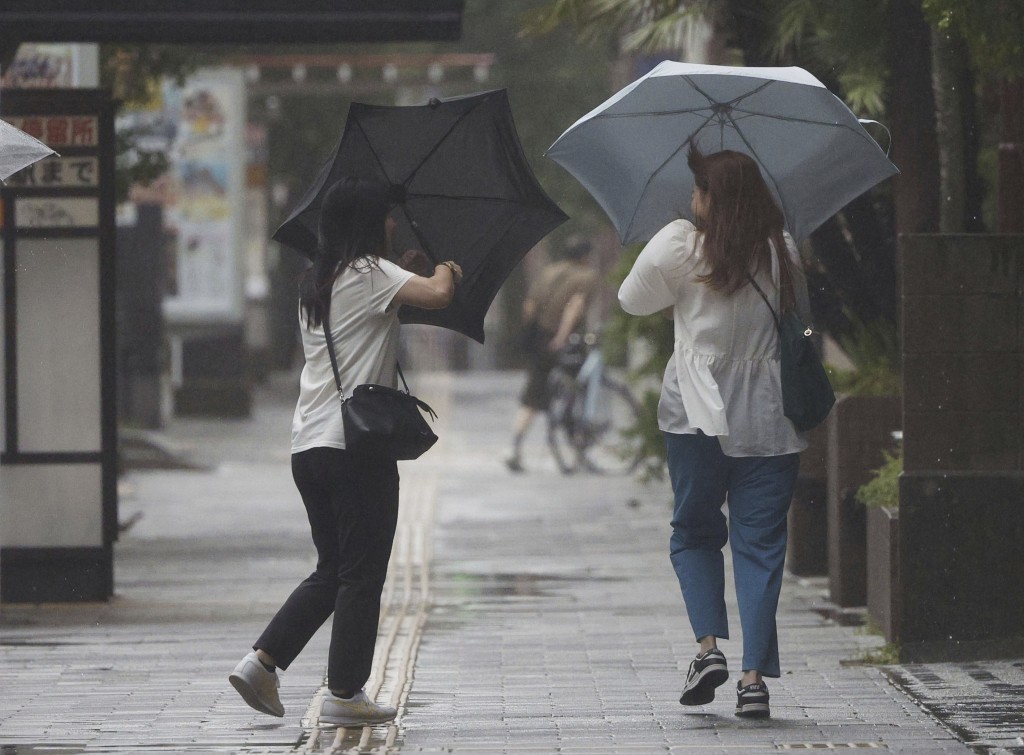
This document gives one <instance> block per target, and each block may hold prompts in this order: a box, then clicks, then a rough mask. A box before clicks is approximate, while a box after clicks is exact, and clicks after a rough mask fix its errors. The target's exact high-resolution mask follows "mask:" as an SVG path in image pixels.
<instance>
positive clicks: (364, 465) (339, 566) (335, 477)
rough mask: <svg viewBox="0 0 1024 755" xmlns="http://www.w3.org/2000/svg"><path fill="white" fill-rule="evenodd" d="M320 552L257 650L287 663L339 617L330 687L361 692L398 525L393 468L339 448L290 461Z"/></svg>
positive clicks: (313, 451)
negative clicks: (332, 616)
mask: <svg viewBox="0 0 1024 755" xmlns="http://www.w3.org/2000/svg"><path fill="white" fill-rule="evenodd" d="M292 476H293V477H294V478H295V485H296V486H297V487H298V489H299V493H300V494H301V495H302V503H303V504H304V505H305V507H306V513H307V515H308V516H309V526H310V528H311V529H312V531H313V543H314V545H316V552H317V564H316V571H315V572H313V573H312V574H310V575H309V577H307V578H306V579H305V580H304V581H303V582H302V583H301V584H300V585H299V586H298V587H296V588H295V591H294V592H292V594H291V595H290V596H289V597H288V600H286V601H285V603H284V605H283V606H281V609H280V610H279V611H278V612H277V615H275V616H274V618H273V619H272V620H271V622H270V624H269V625H268V626H267V628H266V629H265V630H264V632H263V634H262V635H261V636H260V638H259V640H257V642H256V644H255V645H254V646H253V647H254V648H258V649H261V650H263V651H265V652H267V653H269V654H270V655H271V656H273V658H274V660H275V661H276V662H277V664H278V665H279V666H280V667H281V668H283V669H286V668H288V666H289V664H290V663H291V662H292V661H293V660H295V657H296V656H297V655H298V654H299V652H300V651H301V650H302V648H304V647H305V646H306V643H307V642H309V640H310V638H311V637H312V636H313V635H314V634H315V633H316V631H317V630H318V629H319V628H320V626H321V625H322V624H323V623H324V622H325V621H326V620H327V617H329V616H330V615H331V613H332V612H333V613H334V623H333V626H332V629H331V650H330V657H329V659H328V664H327V683H328V686H329V687H330V688H331V689H332V690H338V691H350V692H351V691H355V690H358V689H361V688H362V687H363V685H364V684H366V680H367V679H368V678H369V676H370V667H371V665H372V663H373V646H374V643H375V642H376V639H377V623H378V621H379V619H380V596H381V592H382V590H383V589H384V579H385V577H386V576H387V571H388V559H389V558H390V556H391V544H392V542H393V541H394V537H395V526H396V525H397V522H398V467H397V465H396V464H395V462H394V461H389V460H386V459H378V458H372V459H371V458H366V457H363V456H354V455H353V454H351V453H350V452H348V451H343V450H341V449H337V448H313V449H310V450H308V451H303V452H301V453H297V454H294V455H292Z"/></svg>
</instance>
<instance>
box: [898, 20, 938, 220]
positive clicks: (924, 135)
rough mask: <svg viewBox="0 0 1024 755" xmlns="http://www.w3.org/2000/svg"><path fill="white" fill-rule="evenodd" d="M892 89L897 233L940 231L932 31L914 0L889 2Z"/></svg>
mask: <svg viewBox="0 0 1024 755" xmlns="http://www.w3.org/2000/svg"><path fill="white" fill-rule="evenodd" d="M889 30H890V33H891V35H892V36H891V38H890V40H889V87H888V93H887V100H888V101H887V103H886V112H888V114H889V120H890V128H891V130H892V152H891V157H892V161H893V162H894V163H895V164H896V167H898V168H899V169H900V175H898V176H896V177H895V178H894V179H893V199H894V204H895V208H896V232H897V233H930V232H934V231H935V230H937V229H938V227H939V154H938V152H939V150H938V142H937V139H936V136H935V98H934V97H933V96H932V81H931V51H930V44H929V42H930V36H931V31H930V27H929V25H928V23H927V22H926V21H925V20H924V17H923V16H922V15H921V11H920V8H919V7H917V6H916V5H915V4H914V3H913V2H911V0H891V2H890V3H889Z"/></svg>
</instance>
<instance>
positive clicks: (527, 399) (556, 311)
mask: <svg viewBox="0 0 1024 755" xmlns="http://www.w3.org/2000/svg"><path fill="white" fill-rule="evenodd" d="M590 251H591V247H590V242H589V241H587V240H586V239H585V238H583V237H582V236H579V235H573V236H570V237H569V239H568V240H567V241H566V244H565V249H564V250H563V255H562V259H561V260H559V261H557V262H553V263H551V264H550V265H548V266H547V267H545V268H544V270H543V271H542V272H541V274H540V276H539V277H538V278H537V280H536V282H535V283H534V284H533V285H532V286H530V290H529V292H528V293H527V296H526V299H525V300H524V301H523V346H524V349H525V351H526V385H525V386H524V387H523V392H522V394H521V395H520V397H519V410H518V411H517V412H516V416H515V420H514V421H513V425H512V448H511V450H510V452H509V454H508V456H506V458H505V465H506V466H507V467H508V468H509V469H510V470H511V471H513V472H522V471H523V461H522V446H523V439H524V438H525V437H526V433H527V431H528V430H529V429H530V425H531V424H532V423H533V419H534V417H536V416H537V412H543V411H544V410H546V409H547V407H548V401H549V400H550V395H549V392H548V376H549V374H550V373H551V370H552V369H553V368H554V366H555V364H556V363H557V361H558V352H559V351H560V350H561V349H562V348H564V347H565V345H566V343H568V341H569V336H571V335H572V334H573V333H576V332H580V331H581V330H582V328H583V326H584V324H585V316H586V313H587V309H588V308H589V307H590V303H591V301H592V300H593V298H594V294H595V293H596V292H597V290H598V283H599V277H598V274H597V271H596V270H594V269H593V268H592V267H591V264H590Z"/></svg>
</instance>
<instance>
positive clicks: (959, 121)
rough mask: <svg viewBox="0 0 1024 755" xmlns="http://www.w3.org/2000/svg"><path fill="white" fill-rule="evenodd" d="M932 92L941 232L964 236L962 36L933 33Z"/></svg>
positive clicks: (964, 51)
mask: <svg viewBox="0 0 1024 755" xmlns="http://www.w3.org/2000/svg"><path fill="white" fill-rule="evenodd" d="M931 41H932V90H933V92H934V95H935V133H936V136H937V138H938V148H939V230H940V231H941V232H942V233H963V231H964V229H965V226H966V219H967V156H966V146H967V141H966V133H965V129H964V105H965V92H964V90H963V82H964V80H965V79H966V78H967V77H966V75H965V74H966V67H967V46H966V45H965V44H964V41H963V38H962V37H960V35H959V34H956V33H955V32H950V31H944V30H942V29H936V28H933V29H932V40H931Z"/></svg>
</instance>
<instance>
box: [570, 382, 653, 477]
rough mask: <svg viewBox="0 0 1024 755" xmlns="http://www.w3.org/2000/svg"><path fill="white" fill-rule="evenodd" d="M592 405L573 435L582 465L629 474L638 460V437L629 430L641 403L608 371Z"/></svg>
mask: <svg viewBox="0 0 1024 755" xmlns="http://www.w3.org/2000/svg"><path fill="white" fill-rule="evenodd" d="M591 405H592V408H591V409H590V416H588V417H587V421H586V422H585V423H584V427H583V429H582V430H579V431H578V432H577V433H576V434H575V436H574V439H575V441H576V443H577V447H578V450H579V455H580V458H581V460H582V462H583V465H584V466H585V467H586V468H587V469H589V470H590V471H592V472H597V473H599V474H613V475H614V474H619V475H623V474H629V473H630V472H632V471H633V470H634V469H636V467H637V464H639V463H640V457H639V449H640V439H639V438H638V437H636V436H635V435H633V434H632V433H631V431H632V430H634V429H635V428H636V426H637V423H638V422H639V419H640V405H639V404H638V403H637V401H636V399H634V398H633V394H632V393H630V391H629V389H628V388H627V387H626V386H625V385H623V384H622V383H620V382H618V381H617V380H615V379H614V378H610V377H608V376H607V375H603V376H602V377H601V385H600V393H599V395H598V396H597V397H596V400H592V402H591Z"/></svg>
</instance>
